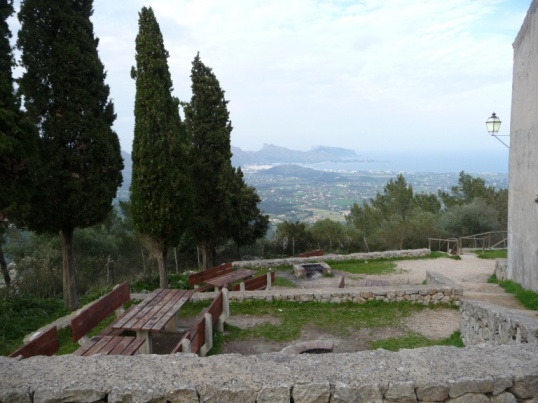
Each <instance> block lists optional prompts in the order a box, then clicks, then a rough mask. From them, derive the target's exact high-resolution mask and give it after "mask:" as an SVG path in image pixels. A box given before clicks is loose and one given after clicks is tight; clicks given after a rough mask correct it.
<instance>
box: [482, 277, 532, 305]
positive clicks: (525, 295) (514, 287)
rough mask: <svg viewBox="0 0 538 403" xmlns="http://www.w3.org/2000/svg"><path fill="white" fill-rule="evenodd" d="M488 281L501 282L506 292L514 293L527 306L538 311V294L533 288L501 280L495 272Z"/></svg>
mask: <svg viewBox="0 0 538 403" xmlns="http://www.w3.org/2000/svg"><path fill="white" fill-rule="evenodd" d="M488 283H493V284H499V286H500V287H501V288H503V289H504V290H505V291H506V292H508V293H510V294H514V296H515V297H516V299H517V300H518V301H519V302H521V303H522V304H523V306H525V308H527V309H530V310H533V311H538V294H537V293H535V292H534V291H531V290H526V289H524V288H523V287H521V285H519V284H518V283H515V282H513V281H511V280H504V281H499V280H498V279H497V276H496V275H495V274H492V275H491V276H489V278H488Z"/></svg>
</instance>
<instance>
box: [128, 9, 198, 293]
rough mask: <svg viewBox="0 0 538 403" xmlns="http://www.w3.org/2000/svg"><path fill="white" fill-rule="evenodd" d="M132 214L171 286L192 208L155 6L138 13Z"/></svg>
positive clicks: (182, 142) (164, 284)
mask: <svg viewBox="0 0 538 403" xmlns="http://www.w3.org/2000/svg"><path fill="white" fill-rule="evenodd" d="M138 25H139V31H138V35H137V37H136V69H135V68H134V67H133V68H132V70H131V76H132V78H133V79H135V80H136V98H135V129H134V140H133V153H132V159H133V176H132V181H131V214H132V219H133V222H134V225H135V228H136V230H137V231H138V232H139V233H140V234H141V235H142V236H143V238H144V239H145V240H146V242H145V243H146V244H147V245H148V246H149V247H150V249H151V250H152V251H153V252H154V253H155V255H156V258H157V262H158V266H159V278H160V287H161V288H168V269H167V267H166V256H167V249H168V247H171V246H176V245H177V244H178V243H179V240H180V238H181V235H182V234H183V232H184V230H185V228H186V223H187V219H188V217H189V215H190V212H191V198H190V193H191V191H190V185H189V180H190V177H189V173H188V165H187V163H188V161H187V146H188V143H187V138H186V133H185V130H184V127H183V125H182V123H181V118H180V116H179V100H178V99H177V98H174V97H173V96H172V95H171V91H172V90H173V88H172V79H171V77H170V72H169V70H168V62H167V59H168V52H167V51H166V49H165V48H164V43H163V37H162V34H161V30H160V28H159V24H158V23H157V20H156V19H155V15H154V13H153V10H152V9H151V8H146V7H143V8H142V10H141V11H140V13H139V21H138Z"/></svg>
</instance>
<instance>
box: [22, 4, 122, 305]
mask: <svg viewBox="0 0 538 403" xmlns="http://www.w3.org/2000/svg"><path fill="white" fill-rule="evenodd" d="M92 14H93V1H92V0H55V1H49V0H24V1H23V2H22V4H21V10H20V12H19V14H18V18H19V21H20V22H21V30H20V31H19V36H18V40H17V47H18V48H19V49H20V50H21V66H22V67H23V68H24V69H25V71H24V73H23V75H22V77H21V79H20V81H19V85H20V87H19V90H20V93H21V94H22V95H23V96H24V103H25V107H26V110H27V113H28V116H29V118H30V119H31V120H32V122H33V123H34V124H35V126H36V127H37V128H38V130H39V152H40V156H41V161H42V162H41V166H40V168H41V174H40V176H39V180H40V182H39V185H38V186H36V196H35V199H34V201H33V202H32V209H31V214H30V215H29V216H28V217H27V224H28V227H29V228H30V229H33V230H35V231H37V232H50V233H58V232H60V233H61V235H62V252H63V284H64V290H63V292H64V302H65V305H66V307H67V308H68V309H71V310H73V309H76V308H77V306H78V301H77V293H76V282H75V265H74V259H73V231H74V229H75V228H78V227H88V226H91V225H94V224H96V223H98V222H100V221H102V220H103V219H104V218H105V217H106V216H107V214H108V213H109V212H110V210H111V208H112V200H113V198H114V197H115V195H116V191H117V188H118V187H119V186H120V185H121V182H122V177H121V170H122V169H123V160H122V158H121V151H120V145H119V140H118V137H117V135H116V133H115V132H114V131H113V130H112V124H113V122H114V120H115V119H116V115H115V113H114V106H113V104H112V102H111V101H110V100H109V93H110V90H109V87H108V85H106V84H105V78H106V73H105V71H104V67H103V64H102V63H101V61H100V59H99V56H98V54H97V45H98V42H99V40H98V39H97V38H96V37H95V36H94V32H93V24H92V23H91V21H90V17H91V16H92Z"/></svg>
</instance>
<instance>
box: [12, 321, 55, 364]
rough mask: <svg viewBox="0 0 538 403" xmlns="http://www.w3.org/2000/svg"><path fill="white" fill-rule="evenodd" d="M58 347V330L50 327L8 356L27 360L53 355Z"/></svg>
mask: <svg viewBox="0 0 538 403" xmlns="http://www.w3.org/2000/svg"><path fill="white" fill-rule="evenodd" d="M59 348H60V345H59V343H58V329H57V328H56V326H52V327H51V328H49V329H47V330H46V331H44V332H43V333H41V334H39V335H37V336H36V337H34V338H33V339H32V340H30V341H29V342H28V343H26V344H25V345H24V346H22V347H21V348H19V349H18V350H17V351H14V352H13V353H11V354H10V355H9V356H10V357H19V356H22V358H28V357H33V356H36V355H54V354H55V353H56V352H57V351H58V349H59Z"/></svg>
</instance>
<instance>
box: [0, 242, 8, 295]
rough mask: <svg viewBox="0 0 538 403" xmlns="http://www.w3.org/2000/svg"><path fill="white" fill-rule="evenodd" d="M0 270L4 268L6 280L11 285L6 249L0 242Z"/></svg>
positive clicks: (3, 273) (3, 272)
mask: <svg viewBox="0 0 538 403" xmlns="http://www.w3.org/2000/svg"><path fill="white" fill-rule="evenodd" d="M0 270H2V275H3V276H4V282H5V283H6V285H7V286H10V285H11V277H9V270H8V269H7V263H6V259H5V258H4V251H3V250H2V245H1V244H0Z"/></svg>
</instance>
